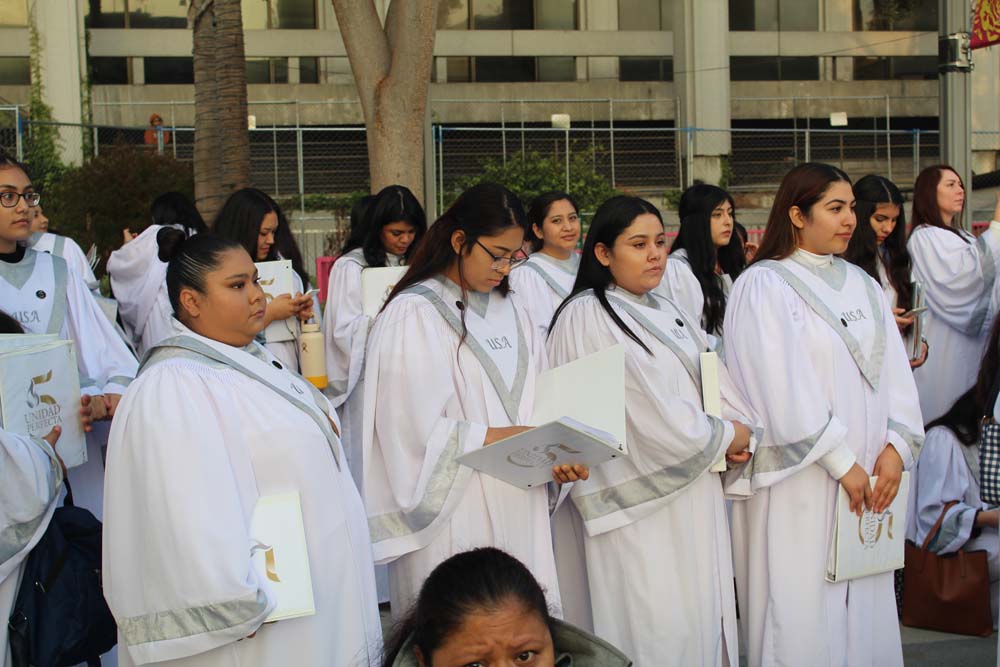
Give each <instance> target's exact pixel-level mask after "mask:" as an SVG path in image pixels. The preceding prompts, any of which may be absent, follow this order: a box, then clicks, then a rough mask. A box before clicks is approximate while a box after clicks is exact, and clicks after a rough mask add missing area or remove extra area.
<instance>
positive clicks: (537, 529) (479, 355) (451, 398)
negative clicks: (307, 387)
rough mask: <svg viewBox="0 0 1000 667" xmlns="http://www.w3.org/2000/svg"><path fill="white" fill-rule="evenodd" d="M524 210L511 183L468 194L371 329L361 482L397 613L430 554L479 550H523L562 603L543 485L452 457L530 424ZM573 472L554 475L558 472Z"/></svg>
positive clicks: (534, 351) (532, 356)
mask: <svg viewBox="0 0 1000 667" xmlns="http://www.w3.org/2000/svg"><path fill="white" fill-rule="evenodd" d="M523 219H524V212H523V209H522V208H521V204H520V202H519V201H518V199H517V197H516V196H515V195H514V194H513V193H511V192H510V191H509V190H507V189H506V188H503V187H500V186H498V185H492V184H481V185H477V186H475V187H473V188H470V189H469V190H466V191H465V192H464V193H462V195H460V196H459V198H458V199H457V200H456V202H455V203H454V204H453V205H452V206H451V208H449V209H448V210H447V211H446V212H445V213H444V215H442V216H441V218H440V219H439V220H438V221H437V222H435V223H434V224H433V225H432V226H431V227H430V229H429V230H428V232H427V234H426V235H425V236H424V238H423V239H422V240H421V242H420V243H419V244H418V246H417V248H416V250H415V252H414V255H413V259H412V261H411V263H410V268H409V269H408V271H407V273H406V275H405V276H404V277H403V279H402V280H401V281H400V282H399V283H397V285H396V287H395V288H394V290H393V292H392V293H391V294H390V295H389V300H388V301H387V302H386V305H385V306H384V308H383V310H382V311H381V313H380V314H379V315H378V317H376V319H375V324H374V326H373V327H372V330H371V335H370V338H369V343H368V356H367V359H366V362H365V364H366V365H365V388H364V391H365V405H364V418H365V421H364V425H365V428H364V454H363V456H364V485H363V486H364V492H365V501H366V505H367V510H368V517H369V526H370V529H371V536H372V541H373V543H374V550H375V557H376V560H378V561H381V562H389V584H390V598H391V604H392V610H393V613H394V614H396V615H397V616H398V615H399V614H400V613H402V611H403V610H405V609H406V608H407V607H409V605H410V604H411V603H412V602H413V601H414V600H415V599H416V596H417V593H418V592H419V590H420V585H421V583H422V582H423V580H424V579H425V578H426V577H427V575H428V574H429V573H430V572H431V570H433V569H434V567H435V566H436V565H437V564H438V563H440V562H441V561H443V560H445V559H446V558H448V557H449V556H451V555H453V554H455V553H457V552H459V551H463V550H466V549H469V548H472V547H477V546H496V547H499V548H501V549H504V550H505V551H508V552H509V553H511V554H512V555H514V556H515V557H517V558H518V559H520V560H521V561H522V562H524V563H525V564H526V565H527V566H528V568H529V569H530V570H531V571H532V573H533V574H534V575H535V576H536V577H537V578H538V579H539V581H540V582H541V583H542V585H543V586H544V587H545V589H546V591H547V592H548V596H549V601H550V603H551V604H552V605H553V606H554V608H556V609H558V607H559V588H558V583H557V580H556V571H555V562H554V558H553V553H552V540H551V537H550V528H549V515H548V511H549V499H548V493H547V489H546V488H543V487H538V488H534V489H529V490H523V489H520V488H518V487H515V486H512V485H510V484H507V483H506V482H502V481H500V480H498V479H495V478H493V477H489V476H487V475H484V474H481V473H479V472H478V471H475V470H473V469H471V468H468V467H465V466H462V465H460V464H459V463H458V462H457V461H456V458H457V457H458V456H460V455H462V454H464V453H466V452H469V451H473V450H475V449H478V448H479V447H483V446H487V445H490V444H492V443H494V442H496V441H498V440H500V439H503V438H505V437H508V436H512V435H515V434H518V433H521V432H523V431H525V430H527V429H528V427H526V426H523V424H525V423H526V422H527V420H528V418H529V417H530V412H531V408H532V403H533V399H534V390H535V375H536V373H537V370H538V368H539V364H540V363H541V358H542V355H543V354H544V348H543V341H542V340H541V339H540V338H539V337H538V336H536V335H535V332H534V331H533V330H532V328H531V327H530V326H529V325H528V324H527V320H526V316H525V313H524V311H523V310H521V309H520V308H519V307H518V306H517V305H516V304H515V303H513V302H512V300H511V299H509V298H508V292H509V286H508V282H507V278H508V274H509V272H510V270H511V268H512V265H516V264H520V263H521V262H523V261H524V259H526V257H525V256H524V253H523V251H522V250H521V244H522V243H523V240H524V231H523ZM581 474H585V469H583V468H579V469H578V470H573V469H570V468H568V467H567V468H566V469H563V468H559V470H558V471H557V470H554V471H553V475H554V476H555V477H556V478H557V479H559V480H561V481H574V480H575V479H576V477H577V476H578V475H581Z"/></svg>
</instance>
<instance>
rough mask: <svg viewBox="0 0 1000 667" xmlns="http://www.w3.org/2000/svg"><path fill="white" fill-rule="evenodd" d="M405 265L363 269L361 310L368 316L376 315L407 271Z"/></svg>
mask: <svg viewBox="0 0 1000 667" xmlns="http://www.w3.org/2000/svg"><path fill="white" fill-rule="evenodd" d="M406 269H407V267H405V266H382V267H373V268H369V269H363V270H362V271H361V310H362V311H363V312H364V314H365V315H367V316H368V317H375V316H376V315H378V311H380V310H382V304H383V303H385V300H386V299H387V298H389V293H390V292H392V288H393V287H395V286H396V283H398V282H399V281H400V279H401V278H402V277H403V274H404V273H406Z"/></svg>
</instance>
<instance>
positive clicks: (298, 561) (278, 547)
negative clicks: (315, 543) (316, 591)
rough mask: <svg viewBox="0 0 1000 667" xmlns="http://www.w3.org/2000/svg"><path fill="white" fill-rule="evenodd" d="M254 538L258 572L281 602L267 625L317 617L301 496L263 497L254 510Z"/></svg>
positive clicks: (254, 557) (251, 523)
mask: <svg viewBox="0 0 1000 667" xmlns="http://www.w3.org/2000/svg"><path fill="white" fill-rule="evenodd" d="M250 539H251V547H250V553H251V556H252V559H253V564H254V570H255V571H256V572H257V575H258V577H259V578H260V580H261V581H262V582H263V584H264V587H265V588H266V589H267V590H268V592H270V593H271V594H272V595H273V597H275V598H277V601H278V604H277V606H276V607H275V608H274V611H272V612H271V613H270V614H269V615H268V617H267V618H266V619H265V620H264V622H265V623H270V622H272V621H282V620H285V619H289V618H299V617H300V616H312V615H313V614H315V613H316V605H315V602H314V600H313V589H312V577H311V575H310V572H309V551H308V549H307V547H306V531H305V526H304V524H303V521H302V503H301V500H300V498H299V494H298V493H296V492H291V493H280V494H275V495H270V496H262V497H261V498H260V499H259V500H258V501H257V505H256V506H255V507H254V511H253V520H252V521H251V522H250Z"/></svg>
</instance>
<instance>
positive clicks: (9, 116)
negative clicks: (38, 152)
mask: <svg viewBox="0 0 1000 667" xmlns="http://www.w3.org/2000/svg"><path fill="white" fill-rule="evenodd" d="M20 123H21V108H20V107H17V106H0V148H2V149H3V150H4V151H6V152H7V153H8V154H9V155H16V156H18V157H19V158H20V157H21V133H20V132H19V131H18V127H19V125H20Z"/></svg>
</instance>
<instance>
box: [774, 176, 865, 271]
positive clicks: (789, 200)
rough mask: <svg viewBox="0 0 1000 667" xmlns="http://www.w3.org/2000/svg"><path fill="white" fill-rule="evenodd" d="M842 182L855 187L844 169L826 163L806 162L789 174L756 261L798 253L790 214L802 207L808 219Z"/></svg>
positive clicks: (779, 191) (780, 191) (784, 181)
mask: <svg viewBox="0 0 1000 667" xmlns="http://www.w3.org/2000/svg"><path fill="white" fill-rule="evenodd" d="M840 181H843V182H845V183H847V184H848V185H850V184H851V179H850V178H849V177H848V175H847V174H846V173H844V171H843V170H842V169H838V168H836V167H834V166H832V165H829V164H823V163H822V162H806V163H804V164H800V165H799V166H797V167H795V168H793V169H792V170H790V171H789V172H788V173H787V174H785V177H784V178H782V179H781V185H780V186H778V193H777V194H776V195H775V197H774V204H773V205H772V206H771V212H770V214H768V216H767V227H765V228H764V236H763V238H761V240H760V248H758V249H757V255H756V256H755V257H754V262H759V261H761V260H763V259H784V258H786V257H788V256H789V255H791V254H792V253H793V252H795V250H796V248H798V247H799V244H798V239H797V238H796V232H795V226H794V225H793V224H792V219H791V218H790V217H789V211H791V210H792V207H798V208H799V210H801V211H802V213H803V215H805V216H808V215H809V211H810V210H811V209H812V207H813V206H815V205H816V204H817V203H818V202H819V200H821V199H822V198H823V195H825V194H826V191H827V190H829V189H830V186H831V185H832V184H833V183H837V182H840Z"/></svg>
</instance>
